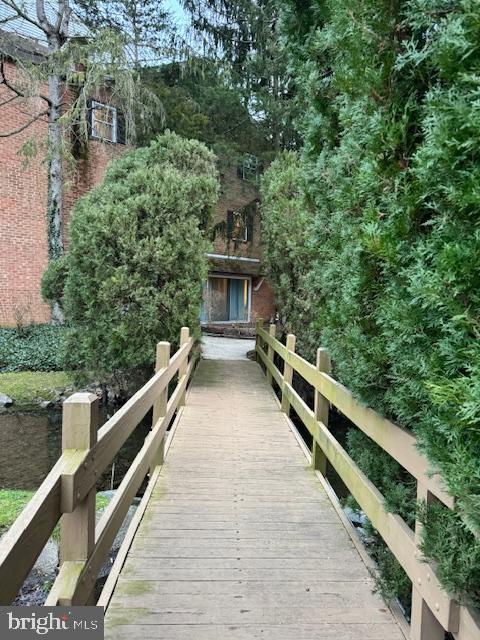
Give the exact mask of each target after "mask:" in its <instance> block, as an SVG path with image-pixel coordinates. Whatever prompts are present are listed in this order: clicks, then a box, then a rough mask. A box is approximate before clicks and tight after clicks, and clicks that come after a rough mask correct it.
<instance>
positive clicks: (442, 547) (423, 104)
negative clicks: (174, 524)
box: [263, 0, 480, 606]
mask: <svg viewBox="0 0 480 640" xmlns="http://www.w3.org/2000/svg"><path fill="white" fill-rule="evenodd" d="M282 6H283V19H282V20H283V22H282V30H283V39H284V42H285V46H286V49H287V51H288V53H289V58H290V70H291V73H292V75H293V77H294V79H295V82H296V86H297V90H298V98H297V99H298V103H299V104H298V110H299V112H301V113H303V114H304V115H303V116H302V118H301V120H300V121H299V122H298V128H299V131H300V132H301V133H302V136H303V142H304V147H303V152H302V154H301V157H300V158H299V160H298V163H299V168H298V171H297V175H296V178H295V179H296V183H295V184H294V185H291V188H290V193H291V198H289V197H288V196H287V197H286V194H285V183H284V181H283V180H282V179H281V177H279V172H280V171H285V170H287V169H288V168H287V169H285V167H283V168H282V167H279V165H275V164H274V165H272V167H271V169H270V170H269V172H268V173H267V175H266V176H265V179H264V186H263V189H264V195H265V205H264V206H265V209H264V214H263V216H264V219H263V224H264V234H265V240H266V259H267V261H268V263H269V264H268V268H269V270H270V273H271V274H272V278H273V283H274V286H275V289H276V291H277V292H279V294H280V295H279V301H280V305H282V308H281V309H280V311H281V313H282V314H283V315H284V317H285V322H286V326H287V328H288V330H291V331H295V332H296V333H298V334H299V336H302V343H301V345H300V347H301V349H302V351H303V354H304V355H306V356H308V357H310V358H312V357H313V355H314V350H315V348H316V347H317V346H319V345H320V344H323V345H324V346H326V347H328V348H329V349H330V351H331V354H332V359H333V361H334V365H335V375H336V377H337V378H339V379H340V380H341V381H342V382H343V383H345V384H346V385H347V386H348V387H349V388H350V389H351V390H352V391H353V392H354V393H355V394H356V395H357V396H358V397H360V398H361V399H362V400H363V401H365V402H366V403H368V404H370V405H371V406H373V407H375V408H376V409H377V410H379V411H380V412H382V413H383V414H385V415H388V416H390V417H392V418H393V419H394V420H396V421H397V422H399V423H401V424H402V425H404V426H406V427H407V428H409V429H412V430H413V431H414V432H415V434H416V435H417V437H418V439H419V442H420V446H421V448H422V450H423V451H424V452H425V453H426V455H427V456H428V458H429V459H430V461H431V464H432V466H433V468H434V469H437V470H439V471H440V472H441V474H442V476H443V478H444V481H445V484H446V488H447V489H448V491H449V492H450V493H451V494H452V495H454V496H455V497H456V509H455V510H454V511H453V512H451V513H449V512H447V510H446V509H445V508H443V507H442V506H441V505H435V506H434V508H432V509H428V510H425V509H421V515H422V518H423V519H424V520H425V523H426V526H425V535H424V542H423V550H424V553H425V555H426V556H427V557H429V558H432V559H434V560H435V561H436V562H437V567H438V573H439V577H440V579H441V581H442V582H443V584H444V586H445V587H446V588H447V589H448V590H449V592H451V593H452V594H454V595H455V596H457V597H459V598H461V599H462V600H463V601H467V602H470V603H474V604H475V605H476V606H480V543H479V538H480V364H479V363H480V342H479V340H478V338H479V335H480V322H479V317H480V293H479V292H480V227H479V210H480V190H479V187H478V185H479V184H480V156H479V149H480V144H479V143H480V117H479V114H480V111H479V96H480V80H479V77H480V12H479V10H478V2H476V1H475V0H460V1H459V2H455V3H453V2H451V1H450V0H391V1H389V2H385V1H384V0H322V1H316V2H296V1H294V0H283V2H282ZM290 175H291V172H290ZM292 210H293V211H295V216H293V217H292V216H291V211H292ZM272 211H275V215H273V214H272ZM282 216H283V218H282ZM289 218H293V225H294V227H295V220H297V219H299V218H301V219H302V220H303V221H304V222H305V224H306V225H307V227H306V229H305V231H304V232H303V233H300V234H297V233H292V234H290V229H289V225H288V224H287V222H288V219H289ZM277 219H283V221H284V231H283V232H282V233H278V232H277V231H275V230H274V229H272V228H271V227H272V225H275V224H276V220H277ZM285 245H288V247H289V250H288V252H285V253H284V254H283V260H284V262H285V261H287V263H288V261H290V262H289V263H288V264H286V265H285V264H282V269H281V272H278V271H277V272H275V269H278V267H277V263H276V257H278V255H279V253H280V252H282V251H283V247H284V246H285ZM298 256H304V257H306V260H307V264H306V267H305V268H300V269H299V267H298V264H297V260H298ZM291 273H295V274H300V275H299V280H298V281H297V283H296V292H297V293H296V304H292V303H291V301H288V300H287V301H285V299H284V296H283V290H284V289H283V284H282V283H283V280H282V279H285V278H288V277H290V275H289V274H291ZM296 277H297V276H296ZM367 444H368V443H367V441H366V438H363V437H361V436H356V437H351V438H350V445H351V447H350V448H351V452H352V454H353V455H354V457H355V458H356V459H357V460H358V462H359V464H360V466H362V468H363V469H364V471H365V472H366V473H367V475H368V474H370V475H371V476H372V475H375V469H378V465H379V463H378V456H381V455H383V454H382V452H381V451H380V450H378V449H376V448H375V447H374V449H375V451H372V453H371V455H368V456H367V455H364V449H365V447H366V446H367ZM368 446H370V447H371V446H372V445H371V444H368ZM372 464H373V465H375V466H374V467H372ZM372 479H373V478H372ZM375 481H377V478H375ZM378 482H379V483H380V488H381V489H382V491H383V493H384V495H385V497H386V500H387V504H388V505H389V506H390V508H392V509H393V510H396V511H397V512H399V513H400V514H401V515H402V516H403V517H404V518H405V519H406V520H407V521H408V522H409V523H410V524H411V522H412V518H413V513H414V511H415V491H414V485H413V484H412V482H411V479H409V478H406V477H405V474H404V473H403V472H402V470H401V469H400V467H398V468H397V469H396V470H395V468H393V469H392V467H391V466H389V473H388V474H385V475H384V477H383V480H382V477H379V478H378Z"/></svg>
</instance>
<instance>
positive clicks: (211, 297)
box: [0, 32, 275, 332]
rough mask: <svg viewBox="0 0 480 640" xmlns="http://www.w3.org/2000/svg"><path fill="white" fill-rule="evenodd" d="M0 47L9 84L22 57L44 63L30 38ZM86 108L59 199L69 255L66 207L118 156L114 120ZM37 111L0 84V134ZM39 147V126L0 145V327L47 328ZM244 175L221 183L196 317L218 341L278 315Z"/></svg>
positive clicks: (251, 189) (120, 142) (120, 140)
mask: <svg viewBox="0 0 480 640" xmlns="http://www.w3.org/2000/svg"><path fill="white" fill-rule="evenodd" d="M2 37H3V40H2V41H1V45H2V46H1V51H2V53H3V57H2V59H1V60H2V66H3V69H2V70H3V72H4V73H5V77H6V78H7V79H9V80H10V82H14V81H15V77H16V67H15V63H14V60H15V59H18V57H19V56H20V55H21V56H23V57H25V58H26V59H28V60H30V61H32V62H35V60H37V59H41V58H42V56H44V55H45V49H44V47H43V46H42V45H41V44H39V43H38V42H37V41H35V40H33V39H31V38H25V37H20V36H15V35H13V34H5V33H2V32H0V40H1V39H2ZM9 47H11V48H12V55H10V56H9V55H8V50H9ZM67 95H68V93H67ZM91 98H92V100H91V108H90V111H89V113H90V119H91V122H90V131H91V139H90V140H89V145H88V153H87V154H86V156H85V157H83V156H82V157H80V158H77V162H76V165H75V168H74V170H73V171H71V173H70V175H69V176H68V180H67V184H66V189H65V193H64V198H63V236H64V237H63V241H64V246H65V247H66V248H68V223H69V217H70V212H71V209H72V206H73V205H74V203H75V201H76V200H77V199H78V198H79V197H80V196H81V195H82V194H84V193H86V192H87V191H89V190H90V189H91V188H92V187H93V186H95V184H97V183H98V182H99V181H101V180H102V177H103V175H104V172H105V168H106V166H107V164H108V163H109V161H110V160H112V159H113V158H115V157H117V156H118V155H119V154H121V153H122V152H123V151H124V149H125V147H124V142H125V140H124V133H122V127H121V113H120V111H118V112H117V110H116V109H115V107H113V106H111V105H107V104H105V103H104V102H102V96H91ZM44 108H45V105H44V103H43V102H42V100H41V99H38V98H36V99H35V98H31V99H24V98H21V99H20V98H16V97H15V95H14V94H13V93H12V91H11V90H10V89H9V88H8V87H7V86H5V84H1V78H0V133H2V132H5V131H11V130H14V129H21V127H22V126H23V125H24V124H26V123H27V122H29V120H31V119H32V118H33V117H34V116H35V115H36V114H38V113H39V112H40V111H41V110H42V109H44ZM46 138H47V121H46V117H42V118H40V119H38V120H37V121H35V122H34V123H33V124H32V125H30V126H28V127H27V128H25V129H23V130H21V131H19V132H18V133H17V134H15V135H14V136H11V137H0V242H1V250H0V326H15V325H16V324H19V323H21V324H30V323H44V322H49V321H50V317H51V314H50V308H49V306H48V305H46V304H45V303H44V302H43V301H42V298H41V294H40V281H41V277H42V274H43V271H44V270H45V268H46V266H47V264H48V250H47V222H46V209H47V166H46V163H45V153H44V151H43V150H42V148H41V147H42V144H44V143H45V142H46ZM32 139H33V140H35V141H36V143H37V144H38V145H39V147H40V152H39V153H38V154H37V156H36V157H35V158H34V159H32V160H31V161H30V162H29V164H28V166H25V164H24V161H23V158H22V156H21V155H20V153H19V152H20V150H21V148H22V147H23V145H25V143H27V142H28V141H30V140H32ZM239 169H240V170H239ZM247 169H248V167H247ZM247 169H246V167H245V165H241V166H240V167H239V168H235V167H230V168H228V169H226V170H225V171H224V172H223V173H221V196H220V201H219V203H218V206H217V209H216V213H215V220H214V224H215V231H216V233H215V240H214V246H213V249H212V252H211V253H209V254H208V256H207V257H208V261H209V276H208V280H207V282H206V283H205V287H204V301H203V306H202V312H201V322H202V324H203V325H204V326H205V327H207V328H209V329H210V330H215V331H216V332H218V331H224V330H225V329H228V330H231V329H232V327H233V328H235V330H236V331H239V332H240V331H242V330H244V329H248V328H249V327H251V326H252V325H253V324H254V322H255V320H256V319H257V318H259V317H262V318H264V319H269V318H270V317H272V316H273V314H274V311H275V308H274V300H273V292H272V290H271V288H270V286H269V285H268V283H267V282H266V280H265V278H264V276H263V268H262V260H261V258H262V248H261V237H260V215H259V207H258V189H257V187H256V180H255V178H257V177H258V175H255V171H253V174H252V172H251V171H250V172H249V171H248V170H247ZM252 178H253V179H252Z"/></svg>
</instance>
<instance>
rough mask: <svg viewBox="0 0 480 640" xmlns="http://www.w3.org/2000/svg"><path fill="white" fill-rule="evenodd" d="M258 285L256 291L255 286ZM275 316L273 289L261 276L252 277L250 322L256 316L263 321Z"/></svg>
mask: <svg viewBox="0 0 480 640" xmlns="http://www.w3.org/2000/svg"><path fill="white" fill-rule="evenodd" d="M256 287H258V291H255V288H256ZM274 316H275V297H274V295H273V289H272V287H271V286H270V285H269V284H268V282H267V280H266V279H265V278H263V277H260V278H252V318H251V320H252V323H254V322H255V321H256V320H257V319H258V318H263V320H265V322H268V321H270V319H273V318H274Z"/></svg>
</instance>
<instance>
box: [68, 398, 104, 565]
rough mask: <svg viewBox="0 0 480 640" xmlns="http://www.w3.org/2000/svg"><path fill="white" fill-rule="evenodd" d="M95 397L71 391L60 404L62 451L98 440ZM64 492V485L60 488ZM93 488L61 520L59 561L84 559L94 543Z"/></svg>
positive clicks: (88, 444) (91, 443) (94, 491)
mask: <svg viewBox="0 0 480 640" xmlns="http://www.w3.org/2000/svg"><path fill="white" fill-rule="evenodd" d="M97 430H98V398H97V396H96V395H95V394H93V393H74V394H73V395H72V396H70V397H69V398H67V400H65V402H64V403H63V422H62V451H66V450H67V449H84V450H87V449H91V448H92V447H93V445H94V444H95V443H96V442H97ZM62 491H63V487H62ZM96 492H97V490H96V487H92V489H91V490H90V491H89V493H88V494H87V496H86V497H85V498H84V499H83V500H82V502H80V503H79V504H78V505H77V507H76V508H75V510H74V511H73V512H72V513H64V514H63V515H62V518H61V520H60V563H61V564H63V563H64V562H67V561H72V560H73V561H74V560H77V561H78V560H80V561H81V560H87V558H88V557H89V556H90V554H91V552H92V551H93V548H94V546H95V497H96Z"/></svg>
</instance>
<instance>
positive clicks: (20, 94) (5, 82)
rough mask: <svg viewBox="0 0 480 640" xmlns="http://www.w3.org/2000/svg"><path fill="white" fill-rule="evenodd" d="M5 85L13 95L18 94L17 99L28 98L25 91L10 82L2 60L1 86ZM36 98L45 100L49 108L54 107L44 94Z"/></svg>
mask: <svg viewBox="0 0 480 640" xmlns="http://www.w3.org/2000/svg"><path fill="white" fill-rule="evenodd" d="M2 84H3V85H5V86H6V87H7V89H10V91H13V93H15V94H16V96H17V97H20V98H26V97H27V96H26V95H25V94H24V93H23V91H21V90H20V89H19V88H18V87H17V86H15V85H14V84H12V83H11V82H10V80H9V79H8V78H7V75H6V73H5V61H4V60H3V59H2V60H0V86H1V85H2ZM36 97H38V98H41V99H42V100H44V101H45V102H46V103H47V104H48V105H49V106H52V101H51V100H50V98H49V97H48V96H46V95H45V94H43V93H37V94H36Z"/></svg>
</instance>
